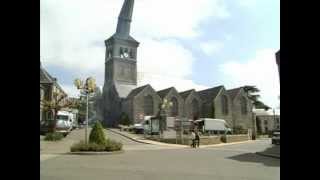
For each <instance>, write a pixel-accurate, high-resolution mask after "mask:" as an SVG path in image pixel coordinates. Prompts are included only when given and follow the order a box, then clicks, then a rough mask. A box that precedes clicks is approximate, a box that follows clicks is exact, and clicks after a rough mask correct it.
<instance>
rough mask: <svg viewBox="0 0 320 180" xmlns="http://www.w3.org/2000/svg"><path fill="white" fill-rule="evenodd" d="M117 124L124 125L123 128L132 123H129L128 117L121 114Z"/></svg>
mask: <svg viewBox="0 0 320 180" xmlns="http://www.w3.org/2000/svg"><path fill="white" fill-rule="evenodd" d="M119 124H121V125H125V126H129V125H131V124H132V123H131V121H130V119H129V116H128V115H127V114H126V113H122V114H121V116H120V121H119Z"/></svg>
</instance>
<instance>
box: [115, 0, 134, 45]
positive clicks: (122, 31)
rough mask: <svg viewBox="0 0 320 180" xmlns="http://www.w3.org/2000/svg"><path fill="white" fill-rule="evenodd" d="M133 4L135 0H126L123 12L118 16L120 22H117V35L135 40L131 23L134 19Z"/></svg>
mask: <svg viewBox="0 0 320 180" xmlns="http://www.w3.org/2000/svg"><path fill="white" fill-rule="evenodd" d="M133 6H134V0H125V1H124V3H123V5H122V8H121V12H120V14H119V17H118V24H117V30H116V35H117V36H120V37H121V38H124V39H128V40H134V39H133V38H132V37H131V36H130V23H131V20H132V13H133ZM134 41H135V40H134Z"/></svg>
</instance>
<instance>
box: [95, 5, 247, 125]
mask: <svg viewBox="0 0 320 180" xmlns="http://www.w3.org/2000/svg"><path fill="white" fill-rule="evenodd" d="M133 5H134V0H125V1H124V4H123V6H122V9H121V12H120V15H119V18H118V24H117V29H116V33H115V34H114V35H112V36H111V37H110V38H109V39H107V40H106V41H105V45H106V58H105V81H104V87H103V93H102V97H103V103H102V107H101V109H102V116H103V119H104V120H103V122H104V124H105V125H106V126H116V125H117V124H118V122H119V118H120V115H121V114H123V113H125V114H127V115H128V117H129V119H130V120H131V122H132V123H139V122H141V121H142V120H143V118H144V116H156V115H157V114H158V112H159V106H160V105H161V104H162V102H163V101H164V99H167V100H168V101H170V102H171V103H172V107H171V108H170V109H169V110H167V112H166V113H167V116H168V117H175V118H187V119H192V120H195V119H199V118H202V117H209V118H217V119H224V120H226V121H227V122H228V124H229V125H230V126H231V127H233V126H234V125H235V124H236V125H242V126H243V127H244V128H250V127H252V126H253V125H252V124H250V123H252V117H251V116H250V114H251V109H250V108H251V107H252V106H251V104H250V101H248V98H247V97H246V94H244V93H243V91H241V90H239V92H238V91H237V95H236V96H234V97H230V94H229V92H228V90H226V88H225V87H224V86H218V87H214V88H209V89H206V90H202V91H198V92H197V91H196V90H194V89H191V90H188V91H184V92H178V91H177V90H176V88H175V87H170V88H167V89H163V90H159V91H156V90H155V89H153V88H152V86H151V85H144V86H141V87H138V86H137V59H138V58H137V57H138V56H137V55H138V47H139V44H140V43H139V42H138V41H136V40H135V39H134V38H133V37H131V36H130V26H131V21H132V13H133ZM240 89H241V88H240ZM243 99H245V100H243ZM240 103H243V104H242V105H240ZM242 106H245V109H242V110H243V111H241V107H242ZM233 108H235V109H236V110H235V111H233Z"/></svg>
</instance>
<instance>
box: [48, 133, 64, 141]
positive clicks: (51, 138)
mask: <svg viewBox="0 0 320 180" xmlns="http://www.w3.org/2000/svg"><path fill="white" fill-rule="evenodd" d="M62 138H63V134H62V133H57V132H54V133H47V134H46V136H45V138H44V140H45V141H59V140H61V139H62Z"/></svg>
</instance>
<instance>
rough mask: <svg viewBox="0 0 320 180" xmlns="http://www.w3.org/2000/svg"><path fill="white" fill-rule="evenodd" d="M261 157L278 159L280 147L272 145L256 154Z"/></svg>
mask: <svg viewBox="0 0 320 180" xmlns="http://www.w3.org/2000/svg"><path fill="white" fill-rule="evenodd" d="M256 154H259V155H261V156H267V157H273V158H278V159H280V145H273V146H272V147H270V148H267V149H265V150H264V151H262V152H257V153H256Z"/></svg>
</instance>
